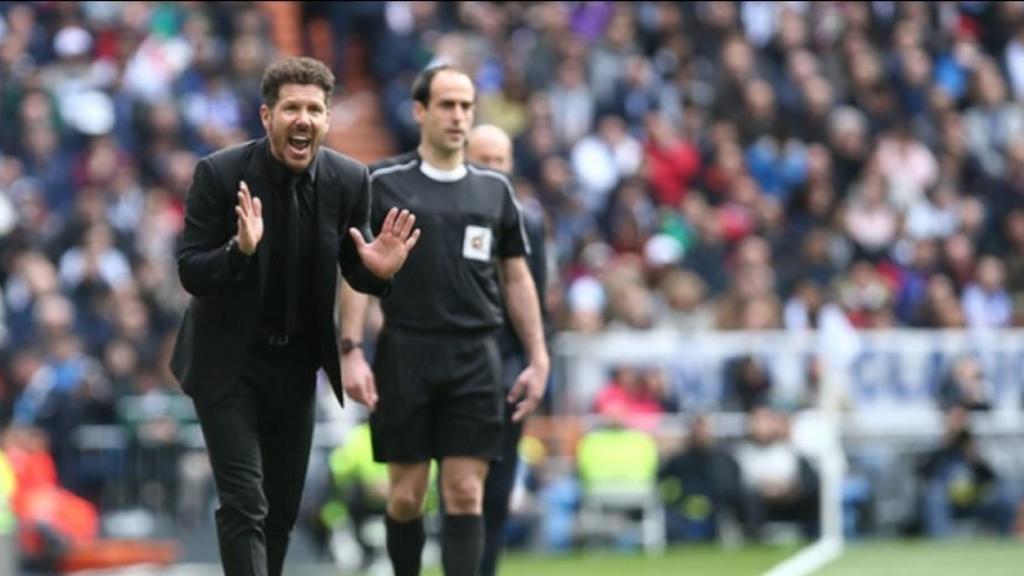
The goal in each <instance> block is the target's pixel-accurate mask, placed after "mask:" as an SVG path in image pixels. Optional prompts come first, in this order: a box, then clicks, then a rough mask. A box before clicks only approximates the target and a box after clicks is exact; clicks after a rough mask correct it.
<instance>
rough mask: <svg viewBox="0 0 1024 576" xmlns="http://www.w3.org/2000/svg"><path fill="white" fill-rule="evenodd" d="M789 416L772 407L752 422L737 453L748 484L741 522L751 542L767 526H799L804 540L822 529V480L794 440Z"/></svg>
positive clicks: (755, 414)
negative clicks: (772, 523) (786, 523)
mask: <svg viewBox="0 0 1024 576" xmlns="http://www.w3.org/2000/svg"><path fill="white" fill-rule="evenodd" d="M789 427H790V421H789V417H788V416H787V415H785V414H783V413H781V412H776V411H774V410H772V409H771V408H768V407H760V408H756V409H755V410H753V411H752V412H751V413H750V414H749V416H748V418H747V438H746V440H744V441H743V442H741V443H740V444H739V445H738V446H736V449H735V456H736V461H737V462H738V463H739V468H740V473H741V476H742V481H743V490H744V495H743V506H742V517H741V520H742V522H743V527H744V532H745V534H746V536H747V537H748V538H751V539H754V540H760V539H761V538H762V537H764V534H763V533H762V529H763V528H764V525H765V523H766V522H769V521H775V520H786V521H796V522H798V523H799V524H800V528H801V530H802V531H803V534H804V537H806V538H809V539H810V538H813V537H814V536H815V534H816V532H817V529H818V526H817V524H818V476H817V473H816V472H815V470H814V469H813V468H812V467H811V465H810V462H809V461H808V460H807V458H806V457H805V456H803V455H802V454H800V453H799V452H798V451H797V449H796V447H795V446H794V445H793V442H792V440H791V438H790V436H789Z"/></svg>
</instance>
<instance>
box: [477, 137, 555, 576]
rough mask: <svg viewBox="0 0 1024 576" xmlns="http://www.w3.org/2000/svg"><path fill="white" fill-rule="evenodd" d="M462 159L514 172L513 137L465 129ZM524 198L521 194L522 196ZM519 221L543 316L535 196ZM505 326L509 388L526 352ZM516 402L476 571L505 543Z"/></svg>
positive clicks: (487, 572) (491, 482)
mask: <svg viewBox="0 0 1024 576" xmlns="http://www.w3.org/2000/svg"><path fill="white" fill-rule="evenodd" d="M466 160H468V161H470V162H475V163H477V164H480V165H481V166H485V167H487V168H490V169H491V170H496V171H498V172H501V173H503V174H509V175H511V174H512V167H513V163H512V139H511V138H509V135H508V134H507V133H506V132H505V131H504V130H502V129H501V128H499V127H498V126H495V125H493V124H479V125H477V126H475V127H474V128H473V129H472V130H471V131H470V133H469V139H468V140H467V142H466ZM520 203H522V199H520ZM522 217H523V226H524V228H525V229H526V235H527V237H529V239H530V253H529V255H528V256H527V257H526V261H527V264H528V265H529V269H530V275H531V276H533V284H534V287H535V288H536V290H537V300H538V303H539V304H540V312H541V319H542V320H543V318H544V316H545V310H544V288H545V285H546V284H547V273H546V270H545V265H546V264H545V259H546V256H545V250H544V213H543V211H542V209H541V208H540V205H539V204H538V203H537V202H536V201H535V200H534V201H533V202H532V203H531V204H528V205H524V206H523V213H522ZM505 315H506V318H505V326H504V327H503V328H502V331H501V335H500V336H499V339H498V344H499V348H500V350H501V364H502V383H503V384H504V386H505V389H506V391H511V389H512V387H513V386H514V385H515V383H516V379H517V378H518V377H519V373H520V372H522V370H523V369H524V368H526V366H527V364H528V363H529V358H528V357H527V355H526V349H525V348H524V347H523V343H522V342H521V341H520V340H519V337H518V335H517V334H516V332H515V329H513V327H512V321H511V319H509V318H508V312H507V311H506V313H505ZM515 412H516V405H515V403H513V402H509V401H507V400H506V404H505V423H504V425H503V427H502V431H501V459H500V460H494V461H492V462H491V463H490V465H489V469H488V472H487V480H486V481H485V482H484V502H483V504H484V550H483V556H482V557H481V560H480V576H494V575H495V574H496V573H497V568H498V558H499V556H500V555H501V552H502V549H503V548H504V546H505V524H506V523H507V521H508V513H509V498H510V497H511V495H512V489H513V488H514V487H515V481H516V471H517V469H518V467H519V440H520V439H521V438H522V436H523V423H524V421H523V420H513V419H512V415H513V414H515Z"/></svg>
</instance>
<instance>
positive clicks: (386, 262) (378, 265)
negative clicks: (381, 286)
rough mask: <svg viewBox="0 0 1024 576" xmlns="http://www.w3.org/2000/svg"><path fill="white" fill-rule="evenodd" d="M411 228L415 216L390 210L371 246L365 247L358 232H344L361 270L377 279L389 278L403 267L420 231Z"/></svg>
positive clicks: (352, 230)
mask: <svg viewBox="0 0 1024 576" xmlns="http://www.w3.org/2000/svg"><path fill="white" fill-rule="evenodd" d="M414 224H416V216H414V215H413V214H412V213H411V212H409V211H408V210H404V209H403V210H402V211H401V212H399V211H398V208H392V209H391V210H388V213H387V216H386V217H385V218H384V224H383V225H382V226H381V227H380V232H379V233H378V234H377V236H376V238H374V239H373V242H370V243H367V242H366V240H365V239H364V238H363V235H362V233H360V232H359V229H358V228H349V230H348V232H349V235H350V236H352V240H353V241H354V242H355V243H356V249H357V250H358V251H359V257H360V258H361V259H362V261H363V266H365V267H366V269H367V270H369V271H370V272H371V273H372V274H373V275H374V276H377V277H378V278H391V277H392V276H394V275H395V272H398V271H399V270H400V269H401V268H402V265H403V264H405V259H406V258H408V257H409V252H410V251H411V250H412V249H413V247H414V246H416V242H417V241H418V240H419V239H420V230H419V229H418V228H417V229H415V230H414V229H413V225H414Z"/></svg>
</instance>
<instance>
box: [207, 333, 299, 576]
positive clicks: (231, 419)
mask: <svg viewBox="0 0 1024 576" xmlns="http://www.w3.org/2000/svg"><path fill="white" fill-rule="evenodd" d="M313 350H315V347H313V346H308V345H305V344H303V343H301V342H293V343H291V344H289V345H288V346H284V347H277V348H274V347H268V346H264V345H260V344H256V345H254V346H253V348H252V349H251V350H250V351H249V353H248V356H247V358H246V365H245V369H244V371H243V373H242V376H241V378H240V379H239V381H238V382H237V383H236V385H235V386H233V387H232V389H231V391H230V392H229V393H228V394H227V396H225V397H224V398H223V399H221V400H220V401H218V402H216V403H215V404H213V405H211V406H199V405H197V406H196V410H197V412H198V415H199V423H200V425H201V426H202V429H203V437H204V439H205V440H206V448H207V451H208V453H209V457H210V464H211V466H212V467H213V475H214V481H215V483H216V486H217V495H218V498H219V501H220V502H219V504H220V505H219V506H218V508H217V513H216V522H217V539H218V543H219V545H220V555H221V563H222V565H223V568H224V574H225V575H226V576H278V575H280V574H281V571H282V568H283V566H284V557H285V553H286V552H287V550H288V541H289V538H290V534H291V530H292V527H293V526H294V525H295V520H296V518H297V516H298V510H299V503H300V501H301V498H302V488H303V483H304V481H305V478H306V468H307V465H308V463H309V453H310V448H311V445H312V440H313V424H314V407H315V387H316V362H315V352H313Z"/></svg>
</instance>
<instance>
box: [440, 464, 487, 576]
mask: <svg viewBox="0 0 1024 576" xmlns="http://www.w3.org/2000/svg"><path fill="white" fill-rule="evenodd" d="M486 476H487V460H484V459H481V458H471V457H465V456H450V457H447V458H445V459H443V460H442V461H441V492H442V494H443V497H444V502H445V518H444V536H443V540H442V543H441V562H442V564H443V565H444V573H445V576H476V574H478V571H479V568H480V557H481V556H482V554H483V548H484V527H483V518H482V513H483V499H484V478H485V477H486Z"/></svg>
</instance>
